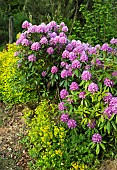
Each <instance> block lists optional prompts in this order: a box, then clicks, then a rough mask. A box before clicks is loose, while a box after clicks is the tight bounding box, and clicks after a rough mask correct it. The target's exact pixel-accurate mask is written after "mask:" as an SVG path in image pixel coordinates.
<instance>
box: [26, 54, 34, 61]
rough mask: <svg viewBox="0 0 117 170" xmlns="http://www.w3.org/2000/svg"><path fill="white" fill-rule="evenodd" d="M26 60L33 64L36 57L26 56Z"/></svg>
mask: <svg viewBox="0 0 117 170" xmlns="http://www.w3.org/2000/svg"><path fill="white" fill-rule="evenodd" d="M28 60H29V61H31V62H34V61H36V57H35V56H34V55H33V54H31V55H29V56H28Z"/></svg>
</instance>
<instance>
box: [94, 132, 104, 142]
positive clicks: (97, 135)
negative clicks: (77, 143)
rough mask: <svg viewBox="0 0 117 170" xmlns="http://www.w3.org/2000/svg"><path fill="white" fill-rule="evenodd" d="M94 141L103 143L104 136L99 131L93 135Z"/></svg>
mask: <svg viewBox="0 0 117 170" xmlns="http://www.w3.org/2000/svg"><path fill="white" fill-rule="evenodd" d="M92 141H93V142H94V143H101V142H102V136H101V135H100V134H98V133H95V134H94V135H93V136H92Z"/></svg>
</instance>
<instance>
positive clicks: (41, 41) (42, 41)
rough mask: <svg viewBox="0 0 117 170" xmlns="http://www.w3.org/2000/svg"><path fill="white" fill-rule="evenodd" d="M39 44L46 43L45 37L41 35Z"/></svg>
mask: <svg viewBox="0 0 117 170" xmlns="http://www.w3.org/2000/svg"><path fill="white" fill-rule="evenodd" d="M40 44H42V45H43V44H48V40H47V38H46V37H42V38H41V40H40Z"/></svg>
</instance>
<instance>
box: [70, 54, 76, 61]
mask: <svg viewBox="0 0 117 170" xmlns="http://www.w3.org/2000/svg"><path fill="white" fill-rule="evenodd" d="M76 58H77V56H76V54H75V53H73V52H70V53H69V60H70V61H73V60H75V59H76Z"/></svg>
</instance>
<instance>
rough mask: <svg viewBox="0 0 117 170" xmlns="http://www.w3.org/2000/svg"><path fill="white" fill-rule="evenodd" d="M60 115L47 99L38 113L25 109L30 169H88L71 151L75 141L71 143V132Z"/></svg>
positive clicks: (41, 103) (36, 110)
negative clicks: (61, 122) (30, 159)
mask: <svg viewBox="0 0 117 170" xmlns="http://www.w3.org/2000/svg"><path fill="white" fill-rule="evenodd" d="M57 116H58V112H57V106H56V105H55V104H51V103H50V102H49V101H47V100H44V101H41V102H40V103H39V106H38V107H37V108H36V109H35V112H34V111H32V110H30V109H29V108H26V109H25V110H24V118H25V120H26V123H27V125H28V127H29V130H28V144H27V146H28V148H29V154H30V156H31V157H32V158H33V160H34V161H32V162H30V169H35V170H37V169H38V170H68V169H69V170H70V169H72V170H73V169H74V170H76V169H77V170H84V169H85V168H86V166H85V165H84V164H83V163H82V164H80V163H78V161H76V160H78V159H77V156H76V155H72V154H73V153H72V150H70V147H69V148H68V145H69V144H70V145H71V143H70V141H71V139H72V138H71V139H70V141H69V140H68V138H69V132H68V130H66V128H65V127H63V126H62V125H61V124H60V122H59V118H57ZM68 143H69V144H68ZM72 147H73V148H74V146H72ZM73 148H72V149H73Z"/></svg>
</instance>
